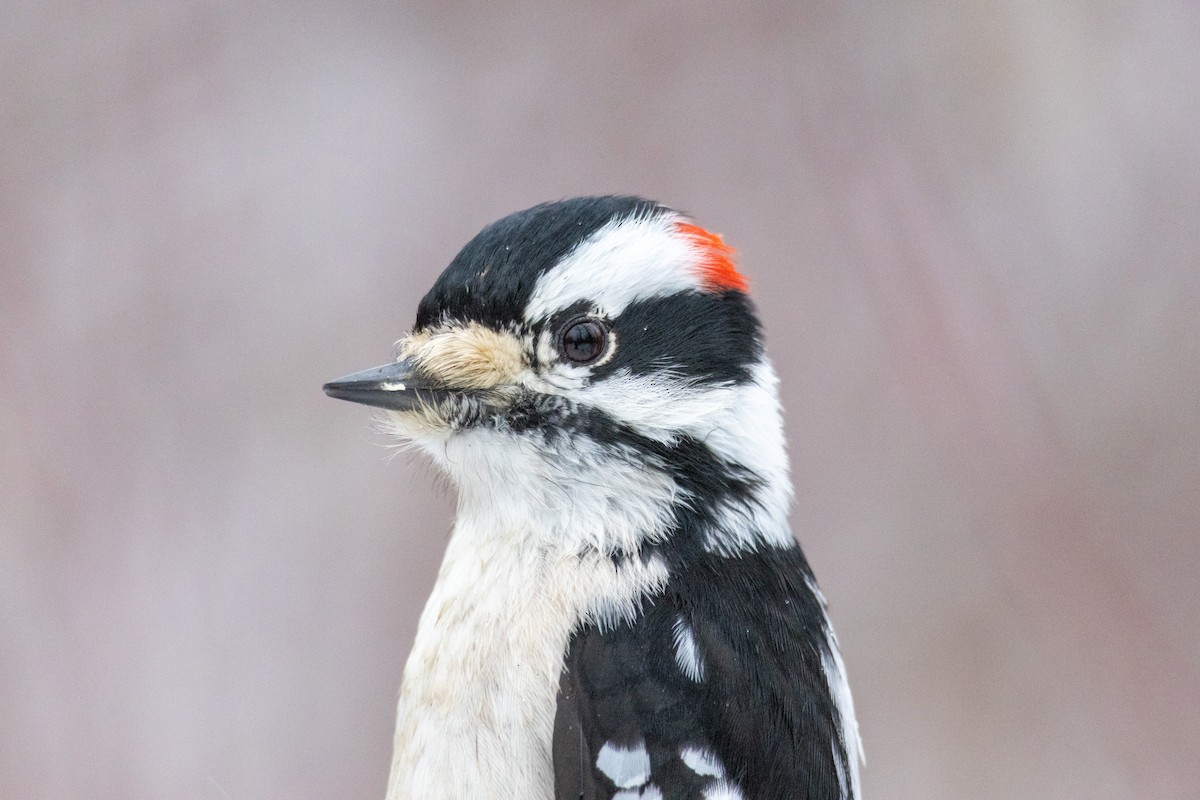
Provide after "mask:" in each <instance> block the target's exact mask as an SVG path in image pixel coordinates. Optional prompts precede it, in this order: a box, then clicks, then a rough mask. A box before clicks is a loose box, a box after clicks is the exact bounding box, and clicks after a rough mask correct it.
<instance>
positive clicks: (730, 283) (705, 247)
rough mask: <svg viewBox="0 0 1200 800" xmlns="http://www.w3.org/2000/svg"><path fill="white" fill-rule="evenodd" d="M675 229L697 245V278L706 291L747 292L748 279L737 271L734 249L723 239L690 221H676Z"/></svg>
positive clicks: (748, 287) (693, 244)
mask: <svg viewBox="0 0 1200 800" xmlns="http://www.w3.org/2000/svg"><path fill="white" fill-rule="evenodd" d="M675 230H676V231H678V232H679V234H680V235H682V236H683V237H685V238H686V239H688V241H689V242H690V243H691V244H692V246H693V247H695V248H696V252H697V253H698V254H699V256H700V259H699V265H700V277H701V280H702V281H703V282H704V288H705V289H706V290H708V291H710V292H723V291H726V290H728V289H732V290H733V291H736V292H745V291H749V289H750V282H749V281H747V280H746V276H745V275H743V274H742V273H740V272H738V271H737V267H736V266H735V265H734V263H733V248H732V247H730V246H729V245H727V244H725V240H724V239H722V238H721V237H720V236H719V235H717V234H715V233H709V232H708V231H706V230H704V228H701V227H700V226H699V225H692V224H691V223H690V222H676V223H675Z"/></svg>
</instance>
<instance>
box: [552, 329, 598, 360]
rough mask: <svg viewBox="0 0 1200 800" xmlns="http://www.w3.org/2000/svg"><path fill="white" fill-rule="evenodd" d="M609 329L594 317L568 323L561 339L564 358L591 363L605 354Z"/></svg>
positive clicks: (560, 343) (560, 347) (560, 344)
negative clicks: (605, 342) (605, 343)
mask: <svg viewBox="0 0 1200 800" xmlns="http://www.w3.org/2000/svg"><path fill="white" fill-rule="evenodd" d="M607 336H608V331H607V330H605V328H604V325H602V324H601V323H600V322H599V321H597V320H594V319H577V320H572V321H571V322H569V323H567V327H566V328H564V329H563V332H562V338H561V339H560V340H559V345H558V349H559V351H560V352H561V353H562V355H563V358H565V359H567V360H568V361H570V362H572V363H575V364H590V363H592V362H593V361H595V360H596V359H598V358H599V357H600V356H602V355H604V341H605V339H606V338H607Z"/></svg>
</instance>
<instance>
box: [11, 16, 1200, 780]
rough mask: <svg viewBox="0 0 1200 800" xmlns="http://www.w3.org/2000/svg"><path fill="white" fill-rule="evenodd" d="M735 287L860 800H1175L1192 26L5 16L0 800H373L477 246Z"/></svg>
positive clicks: (1189, 478) (1187, 408)
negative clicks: (672, 244)
mask: <svg viewBox="0 0 1200 800" xmlns="http://www.w3.org/2000/svg"><path fill="white" fill-rule="evenodd" d="M606 192H629V193H638V194H643V195H646V196H649V197H653V198H656V199H659V200H661V201H663V202H665V203H668V204H670V205H673V206H675V207H677V208H681V209H684V210H687V211H689V212H691V213H692V214H693V215H694V216H696V218H697V219H699V220H700V221H701V223H702V224H704V225H705V226H707V227H709V228H711V229H713V230H716V231H720V232H722V233H724V234H725V235H726V237H727V239H728V240H729V241H730V242H731V243H732V244H734V245H735V246H736V247H738V248H739V251H740V254H741V261H742V264H743V268H744V271H745V272H746V273H747V274H748V275H749V276H750V278H751V280H752V283H753V287H754V292H755V295H756V297H757V299H758V302H759V304H760V308H761V311H762V315H763V317H764V318H765V322H766V325H767V330H768V334H769V349H770V351H771V353H772V355H773V357H774V359H775V361H776V364H777V366H778V369H779V371H780V373H781V377H782V381H783V391H784V402H785V405H786V408H787V425H788V433H789V439H790V442H791V450H792V456H793V461H794V473H795V480H796V490H797V499H796V504H795V511H794V515H793V520H794V524H795V529H796V532H797V535H798V536H799V538H800V539H801V541H802V542H803V543H804V545H805V547H806V549H807V551H808V553H809V557H810V560H811V561H812V562H813V564H814V566H815V568H816V570H817V573H818V575H819V577H820V579H821V582H822V584H823V586H824V588H825V593H826V594H827V595H828V597H829V599H830V602H831V604H832V610H833V615H834V619H835V621H836V624H837V627H838V631H839V633H840V635H841V639H842V644H843V650H844V652H845V658H846V663H847V665H848V669H849V672H850V676H851V683H852V686H853V688H854V693H855V698H856V701H857V706H858V709H859V719H860V723H861V726H862V731H863V738H864V740H865V743H866V751H867V758H868V764H867V768H866V770H865V771H864V773H863V775H864V783H865V789H866V792H865V794H866V797H868V798H909V797H965V798H972V799H973V800H989V799H991V798H996V799H997V800H999V799H1000V798H1006V799H1007V798H1013V797H1028V798H1063V799H1064V800H1065V799H1066V798H1072V799H1074V798H1079V797H1088V798H1092V800H1096V799H1100V800H1105V799H1107V798H1113V799H1114V800H1115V799H1116V798H1122V800H1124V799H1125V798H1143V797H1144V798H1195V797H1197V796H1200V759H1198V758H1197V757H1196V753H1195V751H1196V746H1197V743H1198V742H1200V623H1198V621H1197V620H1198V619H1200V580H1198V575H1200V491H1198V490H1200V314H1198V313H1197V307H1198V306H1200V6H1197V5H1196V4H1194V3H1188V2H1182V1H1181V2H1166V0H1163V1H1161V2H1159V1H1157V0H1156V1H1153V2H1142V3H1138V4H1127V3H1117V2H1090V3H1082V2H1062V1H1059V0H1038V1H1037V2H1032V1H1030V0H1025V1H1023V2H1010V3H1000V2H965V3H949V2H946V3H909V4H890V5H889V4H879V3H865V2H842V3H836V2H802V3H783V4H778V5H774V6H766V5H764V6H759V7H754V8H750V7H747V6H746V5H745V4H743V3H737V2H709V3H705V4H703V5H701V4H689V3H661V4H644V3H620V4H594V6H593V7H589V8H583V7H579V8H567V7H565V6H564V5H562V4H555V3H524V4H513V5H505V6H501V5H499V4H495V5H491V4H488V5H485V4H468V3H446V2H425V3H388V2H340V3H325V4H320V3H292V4H281V3H275V4H267V3H239V2H217V1H216V0H196V2H174V3H162V4H158V3H149V4H147V3H135V2H121V1H120V0H107V1H106V2H94V3H64V2H50V3H34V2H24V1H23V0H22V1H20V2H17V1H10V2H6V3H5V4H4V7H3V10H2V11H0V454H2V455H0V797H3V798H13V799H14V800H15V799H16V798H42V797H45V798H51V797H53V798H83V797H121V798H198V799H200V800H210V799H211V800H256V799H257V798H284V797H287V798H328V797H338V798H381V797H382V796H383V791H384V783H385V778H386V773H387V768H388V763H389V757H390V750H391V730H392V725H393V714H394V711H393V703H394V699H395V696H396V691H397V686H398V684H399V679H400V673H401V669H402V666H403V662H404V658H405V655H406V653H407V651H408V647H409V643H410V641H411V637H412V635H413V632H414V628H415V623H416V618H417V614H418V612H419V610H420V608H421V605H422V603H423V601H424V598H425V596H426V594H427V592H428V590H429V588H430V586H431V585H432V582H433V578H434V573H435V570H436V567H437V564H438V561H439V559H440V555H441V551H442V548H443V547H444V544H445V541H446V535H447V532H448V530H449V526H450V518H451V511H452V502H453V499H452V496H451V495H450V493H449V492H448V491H447V490H446V489H445V488H444V487H440V486H439V485H438V481H437V480H436V479H435V478H434V477H433V476H431V475H430V474H429V473H428V472H427V470H426V469H425V468H424V465H423V464H413V463H410V462H409V461H408V460H407V459H406V458H405V457H404V456H401V457H400V458H397V459H395V460H393V461H390V462H389V461H388V460H387V455H388V451H387V450H386V449H385V448H384V447H382V445H384V444H386V441H385V440H383V439H381V438H380V437H378V436H377V435H375V434H373V433H372V432H371V427H370V423H369V419H370V412H369V411H368V410H366V409H364V408H360V407H356V406H352V405H350V404H346V403H338V402H334V401H332V400H329V399H327V398H326V397H325V396H324V395H323V394H322V393H321V390H320V386H321V384H322V383H323V382H324V381H326V380H329V379H332V378H335V377H338V376H340V375H342V374H345V373H347V372H350V371H352V370H356V369H359V368H364V367H368V366H373V365H375V364H377V363H381V362H382V361H385V360H386V359H387V358H388V357H389V356H390V354H391V343H392V342H393V341H394V340H395V339H397V338H398V337H399V336H400V334H401V333H403V332H404V330H405V329H406V328H407V327H408V326H409V325H410V324H411V322H412V320H413V317H414V312H415V307H416V303H417V301H418V299H419V298H420V296H421V295H422V294H423V293H424V291H425V290H426V288H427V287H428V286H429V285H430V284H431V283H432V281H433V280H434V278H435V277H436V276H437V275H438V273H439V272H440V271H441V269H442V268H443V267H444V266H445V265H446V264H447V263H448V262H449V260H450V259H451V258H452V257H453V255H454V254H455V252H456V251H457V250H458V248H459V247H460V246H461V245H462V244H464V243H465V242H466V241H467V240H468V239H469V238H470V237H471V236H472V235H473V234H474V233H475V232H476V231H477V230H478V229H479V228H480V227H481V226H482V225H484V224H485V223H487V222H489V221H491V220H493V219H495V218H497V217H499V216H502V215H504V214H506V213H508V212H510V211H514V210H516V209H519V208H523V207H526V206H529V205H532V204H534V203H536V202H540V201H543V200H549V199H557V198H562V197H567V196H571V195H576V194H583V193H606Z"/></svg>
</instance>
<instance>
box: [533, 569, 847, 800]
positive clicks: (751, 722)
mask: <svg viewBox="0 0 1200 800" xmlns="http://www.w3.org/2000/svg"><path fill="white" fill-rule="evenodd" d="M811 580H812V578H811V573H810V572H809V570H808V566H807V564H806V563H805V561H804V556H803V554H802V553H801V552H800V549H799V548H798V547H796V548H789V549H781V550H774V549H767V550H763V551H759V552H755V553H747V554H741V555H739V556H738V557H733V558H725V557H720V556H715V555H706V556H705V557H704V558H703V559H702V560H700V561H699V562H696V563H693V564H691V565H690V566H689V567H688V568H686V569H684V570H682V571H676V572H675V573H673V575H672V579H671V581H670V583H669V585H668V586H667V588H666V590H665V591H664V592H663V593H662V594H659V595H657V596H655V597H653V598H649V599H648V600H647V601H646V603H645V605H644V606H643V609H642V614H641V616H640V617H639V618H638V619H637V620H636V621H634V622H633V623H631V624H618V625H616V626H615V627H607V628H603V629H602V628H600V627H598V626H596V625H587V626H585V627H583V628H581V629H580V630H578V631H577V632H576V633H575V635H574V636H573V637H572V639H571V643H570V645H569V647H568V651H567V654H566V661H565V665H564V669H563V673H562V678H561V682H560V686H559V697H558V709H557V716H556V719H555V730H554V769H555V789H556V796H557V797H558V798H559V800H612V798H618V800H634V799H635V798H642V800H650V798H659V797H661V798H662V800H685V799H690V798H697V800H699V798H704V797H705V796H706V795H708V796H710V797H721V798H730V799H731V798H739V797H740V798H746V800H773V799H774V798H810V799H811V800H835V799H836V798H844V797H853V789H856V788H857V787H850V786H849V781H850V777H849V776H850V774H851V772H850V770H849V768H848V767H849V760H848V754H847V747H846V743H845V742H844V741H843V740H842V736H841V733H840V731H841V721H840V717H839V712H838V708H837V706H836V703H835V701H834V698H833V697H832V696H831V692H830V689H829V682H828V680H827V678H826V675H825V664H826V663H827V662H828V661H829V656H828V653H829V649H828V648H829V646H830V644H829V642H828V641H827V638H826V637H827V627H826V622H825V614H824V609H823V608H822V605H821V601H820V599H819V598H818V597H817V596H816V594H815V592H814V591H813V589H812V588H810V587H811V586H812V585H813V584H812V583H811ZM848 713H849V712H848Z"/></svg>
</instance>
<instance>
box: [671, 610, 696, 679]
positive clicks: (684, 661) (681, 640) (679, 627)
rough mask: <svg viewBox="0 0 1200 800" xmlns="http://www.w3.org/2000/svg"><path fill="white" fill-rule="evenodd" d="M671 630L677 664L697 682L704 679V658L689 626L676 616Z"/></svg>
mask: <svg viewBox="0 0 1200 800" xmlns="http://www.w3.org/2000/svg"><path fill="white" fill-rule="evenodd" d="M672 631H673V632H674V634H675V663H677V664H679V668H680V669H681V670H683V674H684V675H686V676H688V678H690V679H691V680H693V681H696V682H697V683H699V682H700V681H702V680H704V659H703V658H702V657H701V655H700V648H699V646H697V644H696V637H695V636H694V635H693V634H692V629H691V627H689V626H688V624H687V623H686V622H684V621H683V617H676V618H675V625H674V627H673V628H672Z"/></svg>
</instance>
